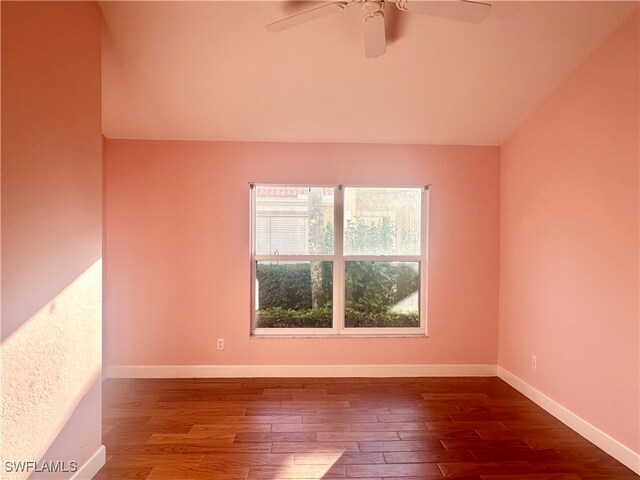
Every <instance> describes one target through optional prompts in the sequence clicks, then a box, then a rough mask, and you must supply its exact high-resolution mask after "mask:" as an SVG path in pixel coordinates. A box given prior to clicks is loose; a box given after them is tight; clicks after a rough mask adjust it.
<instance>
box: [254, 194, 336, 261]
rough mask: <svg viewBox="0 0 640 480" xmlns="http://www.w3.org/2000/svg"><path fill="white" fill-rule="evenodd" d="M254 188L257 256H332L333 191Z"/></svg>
mask: <svg viewBox="0 0 640 480" xmlns="http://www.w3.org/2000/svg"><path fill="white" fill-rule="evenodd" d="M255 188H256V212H255V214H256V217H255V232H256V233H255V235H256V254H258V255H331V254H333V193H334V191H333V188H324V187H291V186H276V185H272V186H267V185H258V186H256V187H255Z"/></svg>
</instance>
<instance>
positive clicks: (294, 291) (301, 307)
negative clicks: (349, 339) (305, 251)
mask: <svg viewBox="0 0 640 480" xmlns="http://www.w3.org/2000/svg"><path fill="white" fill-rule="evenodd" d="M332 303H333V262H257V265H256V305H255V308H256V328H331V327H332V318H333V308H332Z"/></svg>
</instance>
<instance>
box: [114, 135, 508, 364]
mask: <svg viewBox="0 0 640 480" xmlns="http://www.w3.org/2000/svg"><path fill="white" fill-rule="evenodd" d="M498 158H499V149H498V148H496V147H450V146H424V145H358V144H278V143H215V142H160V141H159V142H154V141H120V140H109V141H107V156H106V172H105V175H106V204H105V205H106V213H105V218H106V249H105V263H106V266H107V270H106V275H105V341H104V346H105V362H106V363H107V364H111V365H118V364H125V365H156V364H177V365H194V364H235V365H269V364H271V365H273V364H294V365H295V364H299V365H305V364H404V363H407V364H425V363H431V364H447V363H456V364H465V363H473V364H476V363H477V364H483V363H491V364H492V363H495V362H496V352H497V293H498V278H497V273H498V203H499V199H498V185H499V164H498ZM250 181H254V182H262V183H270V182H271V183H290V184H295V183H302V184H308V183H311V184H337V183H346V184H364V185H376V184H380V185H394V184H396V185H424V184H427V183H431V184H433V186H432V188H431V190H430V194H429V195H430V218H429V228H430V230H429V266H428V270H429V289H428V303H429V305H428V330H429V338H425V337H422V338H311V339H309V338H307V339H304V338H298V339H252V338H250V336H249V331H250V310H251V306H250V293H249V286H250V283H251V282H250V261H249V189H248V182H250ZM216 338H225V339H226V343H225V349H224V350H223V351H217V350H216V349H215V339H216Z"/></svg>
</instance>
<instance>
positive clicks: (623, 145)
mask: <svg viewBox="0 0 640 480" xmlns="http://www.w3.org/2000/svg"><path fill="white" fill-rule="evenodd" d="M638 23H639V17H638V11H637V10H636V11H635V13H634V14H633V15H632V16H631V17H630V18H629V19H628V20H627V21H626V22H625V23H624V24H623V25H622V26H621V27H620V28H619V29H618V30H617V31H616V32H615V33H614V34H613V35H612V36H611V37H609V38H608V39H607V40H605V42H604V43H603V44H602V45H601V46H599V47H598V48H597V49H596V50H595V51H594V52H593V53H592V54H591V55H590V56H589V57H588V58H587V59H586V61H585V62H584V63H583V64H582V65H580V66H579V67H578V68H577V69H576V70H575V71H574V72H573V73H572V74H571V75H570V76H569V78H567V79H566V81H565V82H564V83H563V84H562V85H561V86H560V87H559V88H558V89H557V90H556V91H555V92H554V93H553V94H552V95H551V96H550V97H549V98H548V99H547V100H546V101H545V102H544V103H543V104H542V105H541V106H540V108H538V109H537V110H536V111H535V112H534V113H533V114H532V115H531V117H530V118H529V119H528V120H527V121H526V122H524V124H523V125H521V126H520V127H519V128H518V130H517V131H516V132H515V133H513V134H512V135H511V137H510V138H509V139H508V140H507V141H506V143H505V144H504V145H503V148H502V159H501V217H500V246H501V251H500V320H499V359H498V360H499V365H501V366H502V367H504V368H506V369H507V370H509V371H511V372H512V373H514V374H515V375H517V376H518V377H520V378H521V379H523V380H524V381H526V382H527V383H529V384H530V385H532V386H534V387H536V388H537V389H539V390H541V391H542V392H544V393H545V394H547V395H548V396H550V397H551V398H553V399H554V400H555V401H557V402H559V403H560V404H562V405H564V406H565V407H567V408H569V409H570V410H571V411H573V412H574V413H576V414H577V415H579V416H581V417H583V418H584V419H585V420H587V421H588V422H590V423H592V424H593V425H595V426H596V427H598V428H600V429H601V430H603V431H604V432H606V433H608V434H609V435H611V436H612V437H614V438H615V439H617V440H619V441H620V442H622V443H624V444H625V445H627V446H628V447H629V448H631V449H633V450H635V451H636V452H639V451H640V428H639V425H640V417H639V416H640V408H639V406H640V387H639V382H640V357H639V342H640V331H639V323H640V321H639V318H640V312H639V295H638V291H639V287H640V285H639V280H638V274H639V270H638V262H639V258H638V242H639V218H640V212H639V205H638V203H639V181H638V180H639V171H638V165H639V161H640V156H639V148H640V136H639V135H640V134H639V132H640V123H639V119H638V117H639V115H638V109H639V106H640V98H639V94H638V88H639V85H640V75H639V66H638V64H639V58H640V51H639V47H638V45H639V38H638ZM532 354H535V355H537V369H535V370H534V369H532V368H531V366H530V361H531V355H532Z"/></svg>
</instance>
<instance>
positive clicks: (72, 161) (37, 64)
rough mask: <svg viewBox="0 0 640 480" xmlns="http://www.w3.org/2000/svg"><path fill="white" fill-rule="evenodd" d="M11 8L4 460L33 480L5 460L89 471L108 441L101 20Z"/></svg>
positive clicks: (92, 11) (6, 60)
mask: <svg viewBox="0 0 640 480" xmlns="http://www.w3.org/2000/svg"><path fill="white" fill-rule="evenodd" d="M1 8H2V165H1V173H2V252H1V260H2V262H1V266H2V286H1V294H2V312H1V314H2V320H1V327H2V328H1V330H2V335H1V341H2V344H1V347H0V354H1V355H2V365H1V368H2V370H1V372H0V373H1V382H2V385H1V386H2V399H1V404H0V407H1V413H2V420H1V422H0V433H1V438H0V442H1V444H0V455H1V456H2V463H1V466H2V469H3V474H2V475H3V476H2V478H9V479H11V478H24V476H25V475H22V474H12V475H9V474H7V473H5V472H4V467H5V464H4V462H5V461H26V460H45V459H49V460H62V461H66V462H67V463H68V462H70V461H76V462H78V464H79V465H82V464H83V463H84V462H85V461H86V460H87V459H88V457H89V456H90V455H92V454H93V453H94V452H95V451H96V449H97V448H98V447H99V446H100V443H101V438H100V416H101V414H100V382H99V381H97V382H96V380H97V379H99V376H100V368H101V297H102V292H101V281H102V279H101V269H102V266H101V265H102V262H101V256H102V254H101V248H102V239H101V208H102V205H101V188H102V186H101V141H102V137H101V94H100V83H101V78H100V75H101V74H100V72H101V65H100V58H101V54H100V48H101V25H100V21H101V20H100V13H99V9H98V7H97V5H96V4H95V3H94V2H68V3H67V2H2V5H1ZM69 477H70V474H69V473H66V474H61V475H51V474H47V475H42V476H41V478H69ZM33 478H38V475H35V476H34V477H33Z"/></svg>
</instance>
